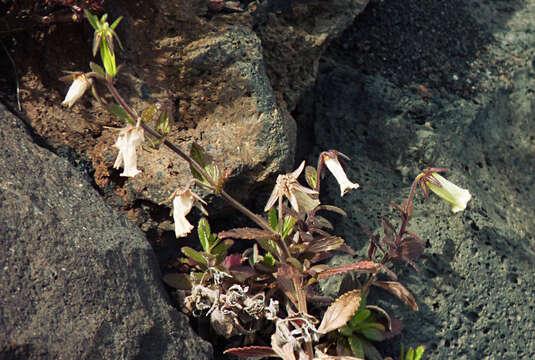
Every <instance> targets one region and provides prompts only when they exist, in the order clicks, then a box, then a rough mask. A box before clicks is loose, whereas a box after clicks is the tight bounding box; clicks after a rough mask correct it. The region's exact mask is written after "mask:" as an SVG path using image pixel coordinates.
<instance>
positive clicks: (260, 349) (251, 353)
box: [223, 346, 277, 358]
mask: <svg viewBox="0 0 535 360" xmlns="http://www.w3.org/2000/svg"><path fill="white" fill-rule="evenodd" d="M223 354H231V355H236V356H241V357H247V358H261V357H268V356H277V353H275V351H273V349H272V348H271V347H269V346H245V347H240V348H231V349H227V350H225V351H224V352H223Z"/></svg>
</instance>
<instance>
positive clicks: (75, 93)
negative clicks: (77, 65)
mask: <svg viewBox="0 0 535 360" xmlns="http://www.w3.org/2000/svg"><path fill="white" fill-rule="evenodd" d="M72 77H74V80H73V82H72V84H71V87H69V91H67V95H66V96H65V100H63V102H62V103H61V105H63V106H68V107H71V106H72V105H73V104H74V103H75V102H76V101H78V99H80V98H81V97H82V95H84V93H85V91H86V90H87V89H88V88H90V87H91V86H92V85H93V79H92V78H89V77H87V76H85V74H83V73H75V74H73V75H71V76H68V78H72Z"/></svg>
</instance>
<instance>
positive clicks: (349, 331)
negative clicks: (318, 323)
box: [338, 325, 353, 337]
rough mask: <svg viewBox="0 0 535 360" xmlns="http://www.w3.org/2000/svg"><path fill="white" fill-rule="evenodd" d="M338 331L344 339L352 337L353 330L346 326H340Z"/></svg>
mask: <svg viewBox="0 0 535 360" xmlns="http://www.w3.org/2000/svg"><path fill="white" fill-rule="evenodd" d="M338 331H339V332H340V334H342V335H344V336H346V337H350V336H353V330H352V329H351V328H350V327H349V326H347V325H344V326H342V327H341V328H340V329H338Z"/></svg>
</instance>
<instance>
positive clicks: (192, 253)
mask: <svg viewBox="0 0 535 360" xmlns="http://www.w3.org/2000/svg"><path fill="white" fill-rule="evenodd" d="M180 250H181V251H182V253H183V254H184V255H186V256H187V257H189V258H190V259H191V260H193V261H195V262H197V263H199V264H200V265H203V266H204V267H208V260H207V259H206V258H205V257H204V256H202V254H201V253H200V252H198V251H197V250H194V249H192V248H190V247H189V246H184V247H182V249H180Z"/></svg>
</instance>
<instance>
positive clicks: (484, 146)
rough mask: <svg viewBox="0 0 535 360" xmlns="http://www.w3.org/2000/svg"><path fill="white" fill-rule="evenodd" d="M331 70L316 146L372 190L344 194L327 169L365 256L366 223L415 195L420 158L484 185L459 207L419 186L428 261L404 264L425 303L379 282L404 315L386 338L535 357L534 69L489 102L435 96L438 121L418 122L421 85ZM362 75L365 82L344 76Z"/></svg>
mask: <svg viewBox="0 0 535 360" xmlns="http://www.w3.org/2000/svg"><path fill="white" fill-rule="evenodd" d="M324 70H325V73H323V74H322V75H320V80H319V81H318V89H321V90H318V91H319V94H318V97H316V98H315V101H317V103H316V107H315V110H314V111H313V112H314V113H315V117H317V118H318V119H322V121H321V122H320V121H317V122H316V131H315V136H316V141H317V145H316V148H315V150H314V152H313V153H314V155H313V156H312V157H309V161H310V162H313V161H316V156H317V154H318V153H319V151H320V150H327V149H330V148H335V149H339V150H341V151H342V152H344V153H346V154H347V155H349V156H350V157H351V158H352V161H351V162H349V163H348V169H347V172H348V174H349V177H350V178H351V179H352V180H354V181H357V182H359V183H360V184H361V189H359V190H358V191H357V192H354V193H351V194H350V195H346V197H345V198H344V199H339V193H338V189H337V188H336V185H335V184H333V183H332V182H331V183H330V186H329V181H330V180H327V185H328V189H327V190H328V193H329V195H328V198H329V199H331V200H332V201H333V202H334V203H335V204H336V205H337V206H340V207H342V208H344V209H346V210H349V217H348V218H347V219H342V220H341V221H340V222H339V223H338V227H336V229H337V230H338V231H341V233H342V235H343V236H344V238H345V239H346V241H347V242H348V243H350V244H351V245H352V246H353V247H354V248H356V249H360V254H361V256H364V254H365V252H364V251H365V249H366V246H367V237H366V236H365V235H364V234H363V233H362V231H361V230H360V229H359V225H358V223H362V224H365V225H367V226H368V227H370V228H372V229H374V228H375V230H376V231H378V225H379V220H378V219H377V218H376V216H375V214H377V213H382V214H390V215H391V217H392V219H396V216H395V214H394V213H393V212H391V210H389V209H388V202H389V201H395V202H397V203H400V202H401V201H402V199H403V198H406V196H407V195H408V191H409V188H408V187H409V185H410V184H409V180H411V178H413V177H414V176H416V175H417V171H418V169H419V168H424V167H426V166H433V165H434V166H440V167H448V168H450V169H451V171H450V172H449V173H447V175H446V176H447V177H448V178H449V179H450V180H452V181H454V182H456V183H457V184H459V185H460V186H462V187H465V188H468V189H469V190H470V191H471V193H472V194H473V196H474V198H473V200H472V201H471V202H470V203H469V206H468V209H467V210H466V211H465V212H463V213H460V214H455V215H452V214H451V212H450V210H449V206H448V205H446V204H444V203H443V202H442V201H441V200H440V199H438V198H437V197H436V196H433V195H431V198H430V200H429V201H427V202H424V201H423V199H422V198H423V196H421V194H420V195H419V196H418V197H417V201H416V204H415V207H416V210H415V215H414V219H413V221H412V222H411V224H410V226H409V230H411V231H413V232H415V233H417V234H418V235H420V236H421V237H422V238H423V239H424V240H425V241H426V242H427V249H426V251H425V254H424V256H423V257H422V259H420V260H419V261H418V264H419V266H420V268H421V272H420V273H419V274H418V273H415V272H414V270H412V269H410V268H408V267H405V266H397V267H396V272H397V273H398V275H399V277H400V281H401V282H402V283H403V284H405V285H406V286H407V288H408V289H409V290H410V291H411V292H412V293H413V294H414V295H415V297H416V299H417V302H418V304H419V306H420V311H419V312H412V311H411V310H410V309H408V308H406V307H405V306H403V305H402V304H401V303H399V302H398V301H397V300H396V299H395V298H393V297H391V296H390V295H388V294H387V293H385V292H382V291H381V290H378V291H376V292H375V295H374V296H373V297H372V299H371V300H370V302H372V303H376V304H379V305H380V306H382V307H384V308H385V309H387V310H388V311H390V313H391V314H392V315H393V316H395V317H398V318H401V320H402V321H403V322H404V325H405V329H404V330H403V332H402V333H401V335H400V337H398V338H397V339H396V340H395V341H394V342H393V343H391V344H390V346H387V347H386V348H385V347H384V345H383V349H384V350H385V351H386V352H387V353H388V354H389V355H391V356H397V354H398V353H399V346H400V344H399V343H400V342H401V343H404V344H406V345H412V346H417V345H419V344H424V345H426V347H427V351H426V357H429V358H433V359H498V358H499V359H533V358H535V340H534V338H533V324H535V312H534V308H535V301H534V300H533V299H534V298H535V279H534V277H533V268H534V266H535V241H534V239H533V236H532V234H533V231H535V223H534V221H533V216H532V215H533V203H534V202H535V196H534V195H533V191H532V190H533V186H534V185H535V184H534V180H533V177H532V176H531V174H533V172H534V171H535V163H534V161H533V155H534V154H533V139H532V134H533V131H534V129H533V118H534V116H535V102H534V101H533V99H532V96H530V89H531V88H533V86H534V85H535V82H534V81H533V78H532V76H531V75H530V72H529V71H520V72H518V73H517V75H516V76H515V86H514V87H512V88H509V89H502V90H500V91H498V92H496V93H495V94H493V95H492V96H489V97H488V102H486V103H485V104H484V105H481V106H480V105H475V104H474V103H471V102H468V101H461V100H459V101H457V102H456V103H452V104H445V103H443V104H437V103H435V104H434V105H433V106H431V105H429V107H428V108H427V109H426V110H425V112H426V115H425V117H426V119H428V120H429V121H431V123H432V126H431V127H429V126H426V125H419V124H417V123H416V122H415V121H414V118H413V117H412V115H411V113H410V110H411V109H414V108H415V107H419V106H421V105H422V103H421V99H420V98H419V97H418V96H417V95H414V94H412V93H411V92H410V91H405V90H402V89H399V88H397V87H395V86H394V85H393V84H391V83H389V82H388V81H386V80H384V79H382V78H380V77H377V76H376V77H372V76H365V75H363V74H358V73H355V72H354V71H353V70H351V69H348V68H343V67H337V68H328V69H327V68H324ZM351 81H358V83H359V84H360V86H354V87H345V86H344V84H346V83H348V82H351ZM433 109H434V110H435V111H436V112H433V111H432V110H433ZM331 181H332V180H331ZM345 262H347V260H346V261H345ZM330 292H331V293H332V292H333V289H330Z"/></svg>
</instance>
